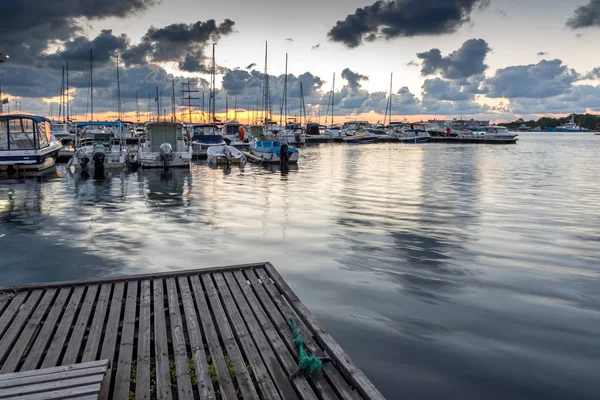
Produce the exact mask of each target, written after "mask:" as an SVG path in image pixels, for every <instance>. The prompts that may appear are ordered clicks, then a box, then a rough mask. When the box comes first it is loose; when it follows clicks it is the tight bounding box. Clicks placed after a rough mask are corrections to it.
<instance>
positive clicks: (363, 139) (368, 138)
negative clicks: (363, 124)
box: [344, 133, 377, 143]
mask: <svg viewBox="0 0 600 400" xmlns="http://www.w3.org/2000/svg"><path fill="white" fill-rule="evenodd" d="M376 140H377V136H375V135H371V134H369V133H357V134H356V135H352V136H347V137H345V138H344V142H346V143H372V142H374V141H376Z"/></svg>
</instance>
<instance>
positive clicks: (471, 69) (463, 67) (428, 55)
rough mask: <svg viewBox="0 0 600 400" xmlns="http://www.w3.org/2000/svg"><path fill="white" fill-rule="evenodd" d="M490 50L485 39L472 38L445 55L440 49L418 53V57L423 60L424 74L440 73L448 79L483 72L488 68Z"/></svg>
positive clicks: (422, 72) (422, 71) (422, 68)
mask: <svg viewBox="0 0 600 400" xmlns="http://www.w3.org/2000/svg"><path fill="white" fill-rule="evenodd" d="M490 50H491V49H490V47H489V46H488V44H487V42H486V41H485V40H483V39H470V40H467V41H466V42H464V43H463V45H462V46H461V47H460V48H459V49H458V50H456V51H453V52H452V53H450V54H449V55H447V56H445V57H444V56H442V52H441V51H440V50H439V49H431V50H429V51H426V52H424V53H418V54H417V57H418V58H419V59H421V60H422V61H423V65H422V67H421V74H422V75H423V76H428V75H435V74H438V73H439V74H441V76H442V77H444V78H446V79H462V78H468V77H470V76H473V75H479V74H482V73H483V72H484V71H485V70H486V69H487V67H488V66H487V65H486V64H485V57H486V56H487V54H488V52H489V51H490Z"/></svg>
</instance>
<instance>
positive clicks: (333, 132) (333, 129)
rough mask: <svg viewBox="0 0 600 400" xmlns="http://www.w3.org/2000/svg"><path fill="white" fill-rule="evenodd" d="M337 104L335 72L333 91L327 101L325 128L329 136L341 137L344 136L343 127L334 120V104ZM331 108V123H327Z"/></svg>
mask: <svg viewBox="0 0 600 400" xmlns="http://www.w3.org/2000/svg"><path fill="white" fill-rule="evenodd" d="M334 104H335V72H334V73H333V82H332V85H331V93H330V95H329V101H328V103H327V111H326V112H325V126H326V127H325V130H324V133H325V135H327V136H332V137H340V136H344V135H343V134H342V128H341V127H340V126H339V125H336V124H335V123H334V122H333V106H334ZM330 110H331V124H330V125H327V117H328V116H329V111H330Z"/></svg>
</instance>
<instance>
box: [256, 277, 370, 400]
mask: <svg viewBox="0 0 600 400" xmlns="http://www.w3.org/2000/svg"><path fill="white" fill-rule="evenodd" d="M257 272H259V273H260V274H261V275H262V276H261V279H262V281H263V282H265V280H267V281H268V283H269V285H267V284H266V283H264V284H263V283H261V282H259V280H258V277H257V275H256V273H257ZM246 277H247V278H248V279H249V280H250V283H251V284H252V288H253V289H254V291H255V292H256V294H257V295H258V299H259V301H260V302H261V303H262V304H263V307H265V308H266V309H268V310H269V312H268V314H269V317H270V318H271V319H272V321H273V323H274V324H275V326H276V328H277V330H278V331H279V333H280V334H281V335H282V337H283V338H284V341H285V343H286V344H287V346H288V349H290V351H291V352H292V354H293V355H294V358H295V360H296V361H298V360H299V354H298V347H297V346H296V345H295V344H294V342H293V340H294V335H293V334H292V331H291V330H290V327H289V326H288V324H287V320H286V319H285V317H284V316H295V315H296V314H295V313H294V312H293V311H292V310H291V309H290V308H289V307H288V306H287V304H285V302H282V301H280V299H279V298H278V296H281V293H279V291H278V290H277V288H276V287H275V285H273V284H272V283H271V282H270V278H269V277H268V275H267V273H266V271H264V270H259V271H256V270H252V271H250V270H248V271H247V273H246ZM265 288H266V289H265ZM267 290H268V292H267ZM272 297H273V298H272ZM296 324H297V326H298V329H299V330H300V332H308V330H307V329H305V327H304V325H303V323H302V321H299V320H298V319H296ZM302 339H303V342H304V345H305V347H306V349H307V350H308V351H309V352H310V353H311V354H315V355H317V356H322V354H320V352H322V350H321V349H320V348H319V346H318V345H317V344H316V343H315V342H314V340H313V339H312V337H311V335H306V334H305V335H302ZM323 372H324V374H325V375H327V377H328V378H329V380H330V381H331V384H330V383H329V382H328V381H327V380H326V379H325V378H324V377H323V376H322V375H317V376H313V377H311V382H312V383H313V384H314V385H315V387H316V389H317V390H318V391H319V393H320V394H321V396H323V398H326V399H335V398H336V397H337V396H336V394H335V393H338V394H339V396H340V397H341V398H342V399H344V400H346V399H358V398H359V396H358V394H357V393H356V392H355V391H354V390H353V389H352V388H351V387H350V385H348V383H347V382H346V380H345V379H344V377H343V376H341V375H340V373H339V372H338V371H337V369H336V368H335V367H334V366H333V365H331V364H329V363H325V364H323ZM334 390H335V392H334Z"/></svg>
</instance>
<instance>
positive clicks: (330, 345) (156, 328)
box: [0, 263, 383, 400]
mask: <svg viewBox="0 0 600 400" xmlns="http://www.w3.org/2000/svg"><path fill="white" fill-rule="evenodd" d="M0 293H2V295H1V296H0V375H1V374H8V373H14V372H21V371H30V370H36V369H40V368H49V367H56V366H65V365H71V364H77V363H85V362H90V361H96V360H109V362H110V369H109V370H108V372H107V373H106V375H105V378H104V381H103V382H102V385H101V389H100V396H99V398H101V399H286V400H287V399H383V396H382V395H381V394H380V392H379V391H378V390H377V389H376V388H375V386H374V385H373V384H372V383H371V382H370V381H369V380H368V379H367V378H366V376H365V375H364V374H363V373H362V372H361V371H360V370H359V369H358V368H357V367H356V365H355V364H354V363H353V362H352V360H351V359H350V357H349V356H348V355H347V354H346V353H345V352H344V350H343V349H342V348H341V347H340V346H339V345H338V344H337V343H336V341H335V340H334V339H333V338H332V337H331V335H329V334H328V333H327V332H326V331H325V330H324V329H323V328H322V327H321V326H320V325H319V323H318V322H317V320H316V319H315V317H314V316H313V315H312V314H311V312H310V311H309V310H308V309H307V308H306V306H305V305H304V304H303V303H302V302H301V300H300V299H299V298H298V297H297V296H296V295H295V294H294V293H293V291H292V290H291V289H290V287H289V286H288V285H287V283H286V282H285V281H284V280H283V278H282V277H281V275H280V274H279V273H278V272H277V270H276V269H275V268H274V267H273V265H271V264H270V263H257V264H247V265H238V266H228V267H218V268H210V269H199V270H184V271H175V272H165V273H155V274H146V275H136V276H124V277H111V278H106V279H99V280H93V281H73V282H61V283H49V284H32V285H25V286H19V287H8V288H1V289H0ZM290 321H293V322H295V324H296V326H297V328H298V331H299V333H300V334H301V335H302V340H303V344H304V346H305V348H306V349H307V351H308V353H309V355H314V356H317V357H327V358H329V359H330V360H331V361H330V362H327V361H326V360H325V361H324V362H323V370H322V371H321V372H316V373H314V374H312V375H309V376H304V374H300V375H299V376H297V377H293V378H291V379H290V376H293V375H294V373H295V372H297V367H298V362H299V351H298V346H297V344H295V343H294V339H295V335H294V334H293V333H292V330H291V328H290V325H291V323H290ZM0 391H1V390H0ZM0 397H1V396H0Z"/></svg>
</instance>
